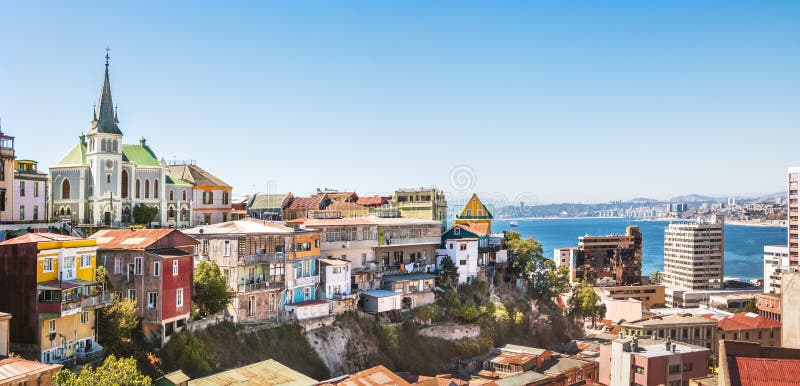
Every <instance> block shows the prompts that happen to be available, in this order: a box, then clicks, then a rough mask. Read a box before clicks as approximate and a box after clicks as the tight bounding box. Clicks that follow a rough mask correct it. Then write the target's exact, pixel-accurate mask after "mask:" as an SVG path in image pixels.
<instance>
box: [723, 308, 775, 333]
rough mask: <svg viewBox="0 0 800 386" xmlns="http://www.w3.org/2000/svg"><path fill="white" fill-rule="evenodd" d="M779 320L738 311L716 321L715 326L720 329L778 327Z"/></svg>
mask: <svg viewBox="0 0 800 386" xmlns="http://www.w3.org/2000/svg"><path fill="white" fill-rule="evenodd" d="M780 326H781V322H778V321H776V320H772V319H768V318H765V317H763V316H761V315H758V314H749V313H747V312H738V313H735V314H733V316H731V317H728V318H724V319H720V320H719V321H717V327H719V328H720V329H721V330H725V331H728V330H750V329H756V328H779V327H780Z"/></svg>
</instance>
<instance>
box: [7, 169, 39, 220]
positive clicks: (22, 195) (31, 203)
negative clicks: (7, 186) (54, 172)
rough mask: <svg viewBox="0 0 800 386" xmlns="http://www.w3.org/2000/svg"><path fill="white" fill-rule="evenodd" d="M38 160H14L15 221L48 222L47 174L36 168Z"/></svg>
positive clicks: (13, 208)
mask: <svg viewBox="0 0 800 386" xmlns="http://www.w3.org/2000/svg"><path fill="white" fill-rule="evenodd" d="M36 166H37V163H36V161H30V160H18V161H14V182H13V186H12V191H13V192H14V198H13V207H12V208H11V209H12V211H13V219H14V221H15V222H31V223H35V222H46V221H47V218H46V217H47V208H46V206H45V205H46V201H45V197H47V192H46V191H45V189H46V187H47V174H46V173H42V172H40V171H38V170H37V168H36Z"/></svg>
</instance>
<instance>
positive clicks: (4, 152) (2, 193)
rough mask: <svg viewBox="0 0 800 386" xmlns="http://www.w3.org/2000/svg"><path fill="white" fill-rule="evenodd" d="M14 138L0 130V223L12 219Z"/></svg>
mask: <svg viewBox="0 0 800 386" xmlns="http://www.w3.org/2000/svg"><path fill="white" fill-rule="evenodd" d="M15 157H16V155H15V153H14V137H12V136H10V135H7V134H5V133H3V130H2V128H0V222H4V223H6V222H12V221H15V219H14V210H13V208H14V195H13V194H12V193H11V192H13V191H14V158H15Z"/></svg>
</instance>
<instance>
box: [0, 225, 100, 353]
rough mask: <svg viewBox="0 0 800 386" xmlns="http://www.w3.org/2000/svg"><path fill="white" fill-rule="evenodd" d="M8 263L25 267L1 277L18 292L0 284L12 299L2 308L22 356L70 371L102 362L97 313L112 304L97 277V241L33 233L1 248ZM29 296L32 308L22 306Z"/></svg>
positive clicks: (1, 253) (26, 303)
mask: <svg viewBox="0 0 800 386" xmlns="http://www.w3.org/2000/svg"><path fill="white" fill-rule="evenodd" d="M4 258H12V259H15V262H16V264H18V265H19V267H20V269H19V270H16V271H17V272H15V273H14V274H12V273H10V272H0V282H5V283H9V284H11V285H12V286H13V287H16V289H14V288H2V287H3V285H0V290H3V289H5V290H7V291H6V292H5V293H6V294H8V295H9V296H5V298H7V299H3V300H0V309H9V311H11V312H12V314H13V315H14V319H12V334H11V335H12V336H13V337H14V343H15V344H17V343H19V344H20V345H21V347H22V348H23V349H22V350H20V351H22V352H23V353H24V354H26V355H27V356H30V357H32V358H34V359H38V360H40V361H42V362H44V363H58V364H64V365H67V366H69V365H73V364H75V363H77V362H92V361H94V360H96V359H99V358H100V356H101V353H102V347H101V346H100V345H99V344H98V343H97V341H96V326H97V325H96V318H95V312H96V309H97V308H98V307H104V306H106V305H108V304H110V303H111V296H110V294H106V293H104V291H103V289H102V287H101V285H100V284H99V283H98V282H97V278H96V277H95V276H96V271H95V268H96V260H97V244H96V241H95V240H84V239H81V238H77V237H72V236H64V235H58V234H52V233H31V234H27V235H24V236H21V237H18V238H15V239H12V240H8V241H5V242H3V243H0V260H2V259H4ZM9 276H13V277H9ZM9 290H10V291H9ZM30 296H36V299H35V301H34V302H33V303H32V304H34V305H35V307H33V308H32V309H31V307H30V304H31V302H27V301H20V299H24V298H26V297H30ZM4 303H10V304H4ZM14 304H17V306H14ZM15 319H19V322H18V323H14V321H15ZM30 326H36V328H35V329H31V328H30Z"/></svg>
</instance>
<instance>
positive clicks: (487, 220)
mask: <svg viewBox="0 0 800 386" xmlns="http://www.w3.org/2000/svg"><path fill="white" fill-rule="evenodd" d="M493 218H494V217H493V216H492V212H491V211H490V210H489V208H487V207H486V205H484V204H483V202H481V200H480V199H479V198H478V195H477V194H475V193H473V194H472V197H470V199H469V201H467V205H464V209H462V210H461V213H460V214H459V215H458V216H456V221H455V223H456V224H462V225H470V224H487V225H486V226H485V227H486V233H487V234H490V233H492V219H493Z"/></svg>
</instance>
